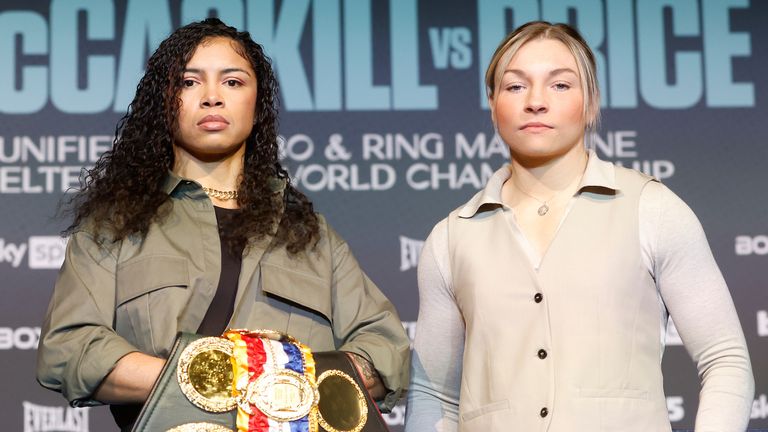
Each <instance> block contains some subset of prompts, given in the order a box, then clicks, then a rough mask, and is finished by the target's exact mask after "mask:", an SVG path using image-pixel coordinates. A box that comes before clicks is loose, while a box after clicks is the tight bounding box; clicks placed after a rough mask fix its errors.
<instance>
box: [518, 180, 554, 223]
mask: <svg viewBox="0 0 768 432" xmlns="http://www.w3.org/2000/svg"><path fill="white" fill-rule="evenodd" d="M512 184H513V185H514V186H515V187H516V188H517V190H519V191H520V192H522V193H524V194H526V195H528V196H529V197H531V198H533V199H535V200H536V202H538V203H539V204H541V205H540V206H539V208H538V210H536V213H538V214H539V216H544V215H545V214H547V212H549V205H547V202H548V201H551V200H552V198H554V197H555V196H557V192H555V193H554V194H552V196H551V197H549V198H547V199H545V200H543V201H542V200H540V199H538V198H536V197H535V196H533V195H531V194H530V193H528V192H527V191H525V190H523V188H522V187H520V185H518V184H517V183H515V182H514V181H513V182H512Z"/></svg>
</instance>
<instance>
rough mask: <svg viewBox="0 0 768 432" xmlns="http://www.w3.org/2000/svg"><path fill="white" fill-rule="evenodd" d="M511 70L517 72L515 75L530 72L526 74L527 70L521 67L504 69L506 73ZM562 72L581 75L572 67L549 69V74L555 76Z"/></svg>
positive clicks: (525, 75) (524, 75)
mask: <svg viewBox="0 0 768 432" xmlns="http://www.w3.org/2000/svg"><path fill="white" fill-rule="evenodd" d="M510 72H511V73H513V74H515V75H520V76H523V77H527V76H528V74H526V73H525V72H523V71H522V70H520V69H507V70H505V71H504V74H507V73H510ZM562 73H572V74H574V75H576V76H579V74H577V73H576V71H574V70H573V69H571V68H557V69H552V70H551V71H549V76H555V75H559V74H562ZM504 74H502V75H504Z"/></svg>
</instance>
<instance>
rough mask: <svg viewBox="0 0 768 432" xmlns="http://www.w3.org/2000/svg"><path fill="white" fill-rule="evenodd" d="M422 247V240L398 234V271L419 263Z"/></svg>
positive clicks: (408, 268)
mask: <svg viewBox="0 0 768 432" xmlns="http://www.w3.org/2000/svg"><path fill="white" fill-rule="evenodd" d="M422 247H424V241H423V240H415V239H411V238H408V237H404V236H400V271H401V272H404V271H407V270H410V269H412V268H414V267H416V264H418V263H419V254H421V248H422Z"/></svg>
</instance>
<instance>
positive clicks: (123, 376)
mask: <svg viewBox="0 0 768 432" xmlns="http://www.w3.org/2000/svg"><path fill="white" fill-rule="evenodd" d="M163 365H165V360H163V359H160V358H157V357H152V356H149V355H146V354H143V353H140V352H132V353H129V354H126V355H125V356H124V357H123V358H121V359H120V360H119V361H118V362H117V364H116V365H115V368H114V369H112V371H111V372H110V373H109V375H107V376H106V377H105V378H104V380H103V381H102V382H101V384H100V385H99V387H98V388H97V389H96V391H95V392H94V395H93V398H94V399H96V400H98V401H100V402H103V403H106V404H126V403H143V402H144V401H145V400H147V397H148V396H149V392H150V391H151V390H152V386H153V385H154V383H155V381H156V380H157V377H158V376H159V375H160V371H161V370H162V369H163Z"/></svg>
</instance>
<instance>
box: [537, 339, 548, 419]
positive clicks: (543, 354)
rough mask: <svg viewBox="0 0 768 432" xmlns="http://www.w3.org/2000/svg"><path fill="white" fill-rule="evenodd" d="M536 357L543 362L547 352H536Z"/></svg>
mask: <svg viewBox="0 0 768 432" xmlns="http://www.w3.org/2000/svg"><path fill="white" fill-rule="evenodd" d="M538 355H539V358H540V359H542V360H544V359H545V358H547V352H546V351H544V350H543V349H540V350H539V352H538ZM545 409H546V408H545ZM542 417H543V416H542Z"/></svg>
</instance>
